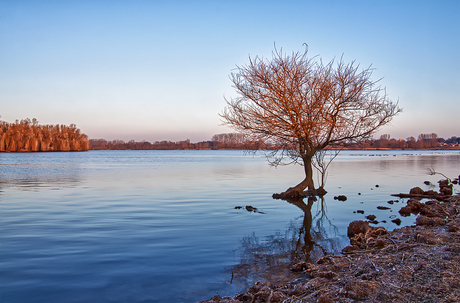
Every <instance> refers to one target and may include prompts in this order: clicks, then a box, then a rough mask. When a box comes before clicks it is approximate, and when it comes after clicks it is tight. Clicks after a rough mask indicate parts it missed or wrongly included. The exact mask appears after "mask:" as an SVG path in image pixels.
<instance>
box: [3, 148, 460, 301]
mask: <svg viewBox="0 0 460 303" xmlns="http://www.w3.org/2000/svg"><path fill="white" fill-rule="evenodd" d="M459 163H460V153H459V152H458V151H456V152H441V153H434V152H429V151H410V152H408V151H397V152H394V151H389V152H375V151H372V152H362V151H356V152H343V153H342V154H341V155H340V156H339V157H338V158H337V159H336V160H334V162H333V163H332V164H331V166H330V169H329V174H328V179H327V185H326V189H327V190H328V191H329V193H328V194H327V195H326V196H325V198H324V200H323V201H321V200H318V201H316V202H313V201H307V200H305V201H304V203H288V202H286V201H281V200H273V199H272V198H271V195H272V194H273V193H274V192H281V191H283V190H285V189H286V188H288V187H289V186H292V185H295V184H296V183H298V182H299V181H300V180H301V179H302V178H303V176H302V168H301V167H299V166H285V167H279V168H277V169H275V168H271V167H269V166H268V164H267V162H266V161H265V159H264V157H262V156H260V155H259V156H252V155H246V154H244V153H243V152H241V151H91V152H81V153H35V154H5V153H3V154H0V302H3V303H5V302H197V301H199V300H204V299H208V298H210V297H212V296H213V295H214V294H216V292H218V293H219V294H220V295H222V296H223V295H232V296H233V295H234V294H235V293H237V292H239V291H241V290H242V289H243V288H244V287H246V286H247V285H248V283H251V282H253V281H254V280H256V279H271V278H273V277H272V275H273V274H278V276H277V277H279V275H280V274H281V273H282V272H285V270H284V267H283V266H284V265H283V264H284V262H290V261H292V260H296V259H308V258H311V259H313V260H315V259H316V258H319V257H321V256H322V255H323V254H324V253H325V252H337V251H340V249H341V248H342V247H343V246H345V245H347V244H348V238H347V237H346V228H347V226H348V223H349V222H350V221H352V220H357V219H363V218H364V217H365V216H366V215H368V214H375V215H376V216H377V220H379V221H382V220H386V221H387V223H386V224H382V225H384V226H386V227H387V228H388V229H394V228H396V227H397V226H396V225H395V224H394V223H391V219H393V218H396V217H399V214H398V210H399V209H400V207H401V204H403V202H404V201H402V200H401V201H400V202H398V203H395V204H393V205H390V204H388V203H387V201H389V200H394V199H395V198H394V197H391V196H390V195H391V194H393V193H400V192H408V191H409V189H410V188H411V187H414V186H420V187H422V188H425V189H428V188H429V187H428V186H425V185H424V184H423V181H425V180H429V181H431V182H433V183H435V182H436V181H438V180H439V179H440V178H441V176H439V175H438V176H430V175H428V174H427V173H426V168H428V167H432V168H434V169H435V170H437V171H439V172H442V173H444V174H446V175H448V176H449V177H451V178H455V177H457V176H458V175H459V174H460V165H459ZM376 185H379V186H378V187H377V186H376ZM456 189H457V191H458V190H459V187H458V186H457V188H456ZM359 193H360V194H359ZM335 195H346V196H347V197H348V200H347V201H346V202H339V201H336V200H334V199H333V197H334V196H335ZM246 205H251V206H253V207H256V208H257V209H258V211H259V212H248V211H246V210H245V209H244V208H242V209H235V206H246ZM379 205H382V206H389V207H391V209H389V210H378V209H377V208H376V207H377V206H379ZM356 210H364V211H365V214H364V215H362V214H359V213H355V211H356ZM402 220H403V224H405V225H410V224H413V222H414V218H413V217H409V218H402Z"/></svg>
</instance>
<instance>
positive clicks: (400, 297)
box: [202, 180, 460, 303]
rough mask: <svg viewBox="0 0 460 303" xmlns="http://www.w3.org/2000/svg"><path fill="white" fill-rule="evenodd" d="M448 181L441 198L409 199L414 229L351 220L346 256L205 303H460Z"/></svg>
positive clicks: (458, 225) (456, 202)
mask: <svg viewBox="0 0 460 303" xmlns="http://www.w3.org/2000/svg"><path fill="white" fill-rule="evenodd" d="M449 181H450V180H449ZM443 182H444V183H440V192H439V193H436V192H429V193H427V192H425V193H416V192H417V189H415V190H414V189H412V190H411V193H410V194H408V196H412V198H410V199H409V200H408V201H407V205H406V206H404V207H403V208H402V209H401V211H400V213H401V215H404V214H409V213H412V214H415V215H418V217H417V219H416V225H415V226H409V227H403V228H399V229H395V230H394V231H387V230H386V229H385V228H383V227H373V226H370V225H369V222H367V221H353V222H351V223H350V225H349V227H348V236H349V238H350V245H349V246H347V247H345V248H343V250H342V254H341V255H327V256H324V257H322V258H320V259H319V260H317V261H316V262H315V263H306V262H301V263H297V264H292V266H291V270H292V271H297V272H299V276H298V277H297V278H296V279H295V280H293V281H290V282H288V283H283V284H273V283H269V282H257V283H255V284H254V285H253V286H252V287H250V288H249V289H248V290H247V291H246V292H245V293H242V294H239V295H236V296H235V297H233V298H231V297H221V296H219V295H215V296H214V297H213V298H211V299H210V300H207V301H202V303H204V302H227V303H239V302H244V303H249V302H271V303H274V302H285V303H289V302H322V303H326V302H356V301H361V302H460V196H459V195H455V196H452V193H450V195H449V193H447V194H443V193H442V191H443V189H442V188H443V186H444V185H445V184H446V183H445V181H443ZM454 182H455V181H454ZM449 183H450V182H449ZM448 186H449V187H450V188H452V184H448ZM421 196H422V197H421ZM430 197H431V199H430Z"/></svg>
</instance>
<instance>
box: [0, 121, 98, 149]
mask: <svg viewBox="0 0 460 303" xmlns="http://www.w3.org/2000/svg"><path fill="white" fill-rule="evenodd" d="M88 149H89V140H88V136H87V135H85V134H82V133H80V130H79V129H77V127H76V125H75V124H70V125H69V126H66V125H39V124H38V121H37V119H35V118H34V119H32V120H30V119H24V120H21V121H19V120H16V122H15V123H8V122H5V121H0V152H47V151H84V150H88Z"/></svg>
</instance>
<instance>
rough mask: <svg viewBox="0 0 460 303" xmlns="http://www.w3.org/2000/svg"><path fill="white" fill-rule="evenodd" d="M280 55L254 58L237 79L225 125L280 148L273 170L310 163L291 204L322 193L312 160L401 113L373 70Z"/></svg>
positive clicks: (224, 114) (366, 134) (233, 78)
mask: <svg viewBox="0 0 460 303" xmlns="http://www.w3.org/2000/svg"><path fill="white" fill-rule="evenodd" d="M307 52H308V49H305V51H304V52H293V53H292V54H291V55H286V54H285V53H283V52H282V50H279V51H278V50H277V49H276V48H275V50H274V51H273V53H272V58H271V59H263V58H259V57H256V58H254V59H251V58H249V64H247V65H244V66H237V69H236V72H234V73H232V74H231V76H230V79H231V81H232V82H233V84H234V88H235V89H236V92H237V93H238V95H239V96H238V97H236V98H231V99H230V100H227V99H226V102H227V106H226V107H225V109H224V111H223V112H222V113H221V114H220V116H221V118H222V119H223V122H224V124H226V125H229V126H231V127H233V128H234V129H235V130H237V131H239V132H241V133H243V134H244V135H245V136H246V138H248V139H251V140H253V141H255V142H258V141H264V142H268V143H270V144H273V145H274V146H275V147H276V149H275V151H274V152H273V153H271V154H270V158H269V160H270V162H271V164H273V165H275V166H276V165H279V164H282V163H284V164H286V161H285V160H289V162H288V163H298V164H301V165H303V167H304V171H305V179H304V180H303V181H302V182H300V183H299V184H298V185H296V186H294V187H291V188H289V189H287V190H286V191H285V192H283V193H282V194H281V197H283V198H289V197H301V196H304V195H305V193H304V190H305V189H308V191H309V193H313V194H317V193H320V192H324V190H322V191H318V189H315V186H314V182H313V168H312V161H313V160H312V159H313V157H314V156H315V154H316V153H318V152H320V151H323V150H324V149H325V148H327V147H328V146H329V145H331V144H340V143H344V142H352V141H359V140H362V139H366V138H369V137H370V136H371V134H373V133H374V132H375V131H376V130H377V129H379V128H380V127H381V126H383V125H385V124H387V123H389V122H390V121H391V119H392V118H393V117H394V116H395V115H397V114H398V113H399V112H400V111H401V109H400V108H399V107H398V104H397V103H393V102H391V101H390V100H389V98H388V96H387V95H386V92H385V90H384V89H382V88H381V87H380V86H378V85H377V83H378V81H373V80H371V75H372V69H371V68H370V67H369V68H367V69H363V70H361V71H360V70H359V66H358V65H356V64H355V62H354V61H352V62H351V63H344V62H343V60H342V59H341V60H340V61H338V62H337V63H336V62H335V61H334V60H332V61H330V62H329V63H327V64H324V63H323V62H322V60H317V59H316V58H315V57H313V58H309V57H308V56H307Z"/></svg>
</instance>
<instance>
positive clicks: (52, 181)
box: [0, 176, 82, 191]
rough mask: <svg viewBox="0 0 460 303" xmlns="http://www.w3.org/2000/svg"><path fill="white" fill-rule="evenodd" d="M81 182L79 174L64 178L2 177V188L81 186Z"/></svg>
mask: <svg viewBox="0 0 460 303" xmlns="http://www.w3.org/2000/svg"><path fill="white" fill-rule="evenodd" d="M81 182H82V181H81V178H80V177H78V176H67V177H64V178H63V177H59V178H38V177H35V178H15V179H3V178H0V189H1V190H3V189H6V188H16V189H21V190H26V191H27V190H32V189H39V188H56V187H65V188H73V187H77V186H79V185H80V184H81Z"/></svg>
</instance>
